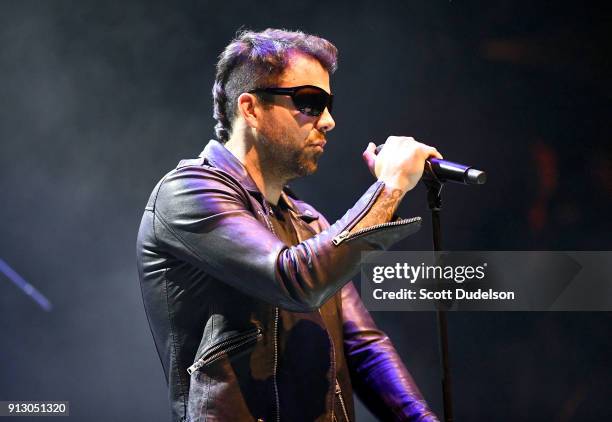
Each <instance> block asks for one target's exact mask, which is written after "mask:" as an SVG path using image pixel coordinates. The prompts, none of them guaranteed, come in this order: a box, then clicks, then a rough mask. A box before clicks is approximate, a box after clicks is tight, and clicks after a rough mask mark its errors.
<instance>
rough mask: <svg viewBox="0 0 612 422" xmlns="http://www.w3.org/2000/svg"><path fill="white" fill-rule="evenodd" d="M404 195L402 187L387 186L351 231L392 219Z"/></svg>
mask: <svg viewBox="0 0 612 422" xmlns="http://www.w3.org/2000/svg"><path fill="white" fill-rule="evenodd" d="M403 196H404V195H403V193H402V190H401V189H389V188H387V187H385V188H384V189H383V191H382V192H381V193H380V195H379V196H378V198H376V202H374V205H372V208H371V209H370V211H369V212H368V213H367V214H366V216H365V217H364V218H362V219H361V221H360V222H359V223H357V225H356V226H355V227H354V228H353V230H351V231H357V230H360V229H363V228H365V227H370V226H374V225H376V224H381V223H386V222H388V221H391V218H392V217H393V214H394V213H395V210H397V207H398V205H399V203H400V201H401V200H402V197H403Z"/></svg>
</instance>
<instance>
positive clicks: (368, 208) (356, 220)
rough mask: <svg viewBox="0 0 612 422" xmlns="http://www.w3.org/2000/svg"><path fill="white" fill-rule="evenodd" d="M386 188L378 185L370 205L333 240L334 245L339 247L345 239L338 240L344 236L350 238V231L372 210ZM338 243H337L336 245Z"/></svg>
mask: <svg viewBox="0 0 612 422" xmlns="http://www.w3.org/2000/svg"><path fill="white" fill-rule="evenodd" d="M384 187H385V184H384V183H382V182H381V183H380V184H379V185H378V187H377V188H376V191H374V194H373V195H372V197H371V198H370V200H369V201H368V203H367V204H366V206H365V207H364V208H363V209H362V210H361V212H360V213H359V214H357V216H355V218H353V219H352V220H351V221H350V222H349V223H348V224H347V225H346V226H345V227H344V230H343V231H342V232H340V234H339V235H338V236H336V237H334V238H333V239H332V243H333V244H334V245H336V246H338V245H339V244H340V243H341V242H342V241H343V240H344V239H340V240H339V241H338V242H337V239H339V238H341V237H342V236H343V235H344V236H348V233H349V231H350V230H351V229H352V228H353V227H354V226H355V225H356V224H357V222H358V221H359V220H361V219H362V218H363V216H364V215H365V214H366V213H367V212H368V211H370V208H372V205H374V201H376V198H378V195H380V192H382V190H383V188H384ZM336 242H337V243H336Z"/></svg>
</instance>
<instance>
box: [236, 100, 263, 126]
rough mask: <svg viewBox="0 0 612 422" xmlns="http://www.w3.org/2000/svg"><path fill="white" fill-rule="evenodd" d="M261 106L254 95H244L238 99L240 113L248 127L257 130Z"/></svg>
mask: <svg viewBox="0 0 612 422" xmlns="http://www.w3.org/2000/svg"><path fill="white" fill-rule="evenodd" d="M260 110H261V108H260V104H259V101H258V100H257V97H255V95H253V94H249V93H246V92H245V93H243V94H240V96H239V97H238V112H239V113H240V115H241V116H242V118H243V119H244V121H245V122H246V124H247V126H249V127H252V128H257V127H258V125H259V122H258V118H259V117H260V115H259V113H260Z"/></svg>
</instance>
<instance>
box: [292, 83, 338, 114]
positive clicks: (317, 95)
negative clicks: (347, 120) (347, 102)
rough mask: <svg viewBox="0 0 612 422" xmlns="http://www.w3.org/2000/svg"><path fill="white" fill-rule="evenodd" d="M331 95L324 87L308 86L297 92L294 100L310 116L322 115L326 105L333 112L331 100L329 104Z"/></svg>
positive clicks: (298, 107)
mask: <svg viewBox="0 0 612 422" xmlns="http://www.w3.org/2000/svg"><path fill="white" fill-rule="evenodd" d="M329 97H330V95H329V94H328V93H327V92H325V91H323V90H322V89H316V88H310V87H306V88H302V89H300V90H298V91H296V92H295V94H294V95H293V102H294V104H295V107H296V108H297V109H298V110H300V111H301V112H302V113H304V114H308V115H309V116H320V115H321V113H323V110H325V107H328V109H329V111H330V112H331V101H329V104H328V99H329Z"/></svg>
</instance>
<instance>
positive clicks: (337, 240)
mask: <svg viewBox="0 0 612 422" xmlns="http://www.w3.org/2000/svg"><path fill="white" fill-rule="evenodd" d="M417 221H421V217H412V218H405V219H403V220H398V221H389V222H388V223H381V224H376V225H374V226H370V227H364V228H363V229H359V230H357V231H356V232H354V233H350V229H348V228H347V229H345V230H343V231H342V232H341V233H340V234H339V235H337V236H336V237H334V238H333V239H332V243H333V244H334V245H336V246H338V245H339V244H341V243H342V242H346V241H348V240H351V239H354V238H356V237H358V236H362V235H364V234H367V233H369V232H371V231H374V230H378V229H383V228H387V227H394V226H403V225H405V224H412V223H416V222H417Z"/></svg>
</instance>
